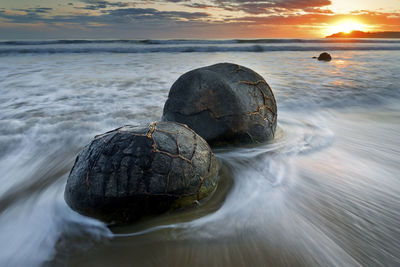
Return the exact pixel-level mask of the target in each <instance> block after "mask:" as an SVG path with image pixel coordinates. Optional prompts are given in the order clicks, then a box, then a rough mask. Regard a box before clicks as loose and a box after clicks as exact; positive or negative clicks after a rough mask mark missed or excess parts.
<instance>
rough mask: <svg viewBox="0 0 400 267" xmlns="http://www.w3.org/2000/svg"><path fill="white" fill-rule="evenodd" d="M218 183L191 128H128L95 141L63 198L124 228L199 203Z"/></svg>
mask: <svg viewBox="0 0 400 267" xmlns="http://www.w3.org/2000/svg"><path fill="white" fill-rule="evenodd" d="M217 179H218V161H217V159H216V158H215V156H214V154H213V153H212V151H211V149H210V147H209V145H208V144H207V142H206V141H205V140H204V139H203V138H201V137H200V136H199V135H197V134H196V133H195V132H194V131H193V130H192V129H190V128H188V127H187V126H186V125H184V124H180V123H175V122H153V123H151V124H150V125H147V126H129V125H127V126H123V127H121V128H118V129H115V130H112V131H110V132H107V133H105V134H102V135H98V136H96V137H95V138H94V140H93V141H92V142H91V143H90V144H89V145H87V146H86V147H85V148H84V149H83V150H82V151H81V152H80V153H79V154H78V156H77V158H76V161H75V164H74V166H73V168H72V170H71V173H70V175H69V177H68V180H67V185H66V188H65V193H64V197H65V200H66V202H67V204H68V205H69V206H70V207H71V208H72V209H73V210H75V211H77V212H79V213H81V214H83V215H86V216H90V217H94V218H97V219H100V220H102V221H104V222H107V223H119V224H121V223H122V224H123V223H129V222H132V221H135V220H137V219H139V218H141V217H143V216H147V215H156V214H160V213H163V212H166V211H170V210H173V209H177V208H182V207H187V206H191V205H193V204H194V203H198V201H199V200H201V199H203V198H205V197H206V196H208V195H209V194H210V193H212V192H213V191H214V189H215V188H216V185H217Z"/></svg>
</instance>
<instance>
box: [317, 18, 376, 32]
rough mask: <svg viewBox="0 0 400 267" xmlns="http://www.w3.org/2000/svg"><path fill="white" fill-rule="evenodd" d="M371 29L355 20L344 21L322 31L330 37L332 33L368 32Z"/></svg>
mask: <svg viewBox="0 0 400 267" xmlns="http://www.w3.org/2000/svg"><path fill="white" fill-rule="evenodd" d="M369 28H371V27H370V26H368V25H365V24H362V23H361V22H360V21H358V20H355V19H345V20H340V21H338V22H336V23H335V24H333V25H330V26H328V27H327V28H326V30H325V31H324V34H326V35H331V34H334V33H339V32H344V33H350V32H352V31H368V29H369Z"/></svg>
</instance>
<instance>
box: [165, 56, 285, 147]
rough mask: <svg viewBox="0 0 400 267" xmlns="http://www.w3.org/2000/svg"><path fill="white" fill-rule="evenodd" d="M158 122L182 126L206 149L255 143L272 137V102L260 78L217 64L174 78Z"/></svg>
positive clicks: (274, 111)
mask: <svg viewBox="0 0 400 267" xmlns="http://www.w3.org/2000/svg"><path fill="white" fill-rule="evenodd" d="M162 121H176V122H180V123H184V124H187V125H188V126H189V127H190V128H192V129H193V130H194V131H196V133H198V134H199V135H200V136H202V137H203V138H204V139H206V140H207V141H208V142H209V144H210V145H211V146H220V145H229V144H246V143H259V142H264V141H268V140H270V139H272V138H273V137H274V135H275V129H276V123H277V108H276V101H275V97H274V94H273V92H272V90H271V88H270V87H269V85H268V84H267V82H266V81H265V80H264V78H263V77H261V76H260V75H259V74H257V73H256V72H254V71H253V70H251V69H248V68H246V67H243V66H240V65H236V64H231V63H220V64H215V65H211V66H207V67H203V68H199V69H195V70H192V71H189V72H187V73H185V74H183V75H182V76H181V77H179V79H178V80H177V81H176V82H175V83H174V84H173V85H172V87H171V89H170V92H169V95H168V99H167V101H166V103H165V106H164V111H163V116H162Z"/></svg>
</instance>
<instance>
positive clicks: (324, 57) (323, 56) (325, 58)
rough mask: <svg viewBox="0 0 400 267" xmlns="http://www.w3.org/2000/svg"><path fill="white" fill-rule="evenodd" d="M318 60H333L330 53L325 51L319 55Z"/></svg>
mask: <svg viewBox="0 0 400 267" xmlns="http://www.w3.org/2000/svg"><path fill="white" fill-rule="evenodd" d="M318 60H322V61H331V60H332V57H331V55H330V54H328V53H326V52H324V53H322V54H321V55H319V57H318Z"/></svg>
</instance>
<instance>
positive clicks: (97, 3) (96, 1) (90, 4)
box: [76, 0, 134, 10]
mask: <svg viewBox="0 0 400 267" xmlns="http://www.w3.org/2000/svg"><path fill="white" fill-rule="evenodd" d="M81 2H83V3H86V6H84V7H76V8H77V9H87V10H98V9H106V8H109V7H128V6H132V5H134V4H133V3H128V2H109V1H101V0H82V1H81Z"/></svg>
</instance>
